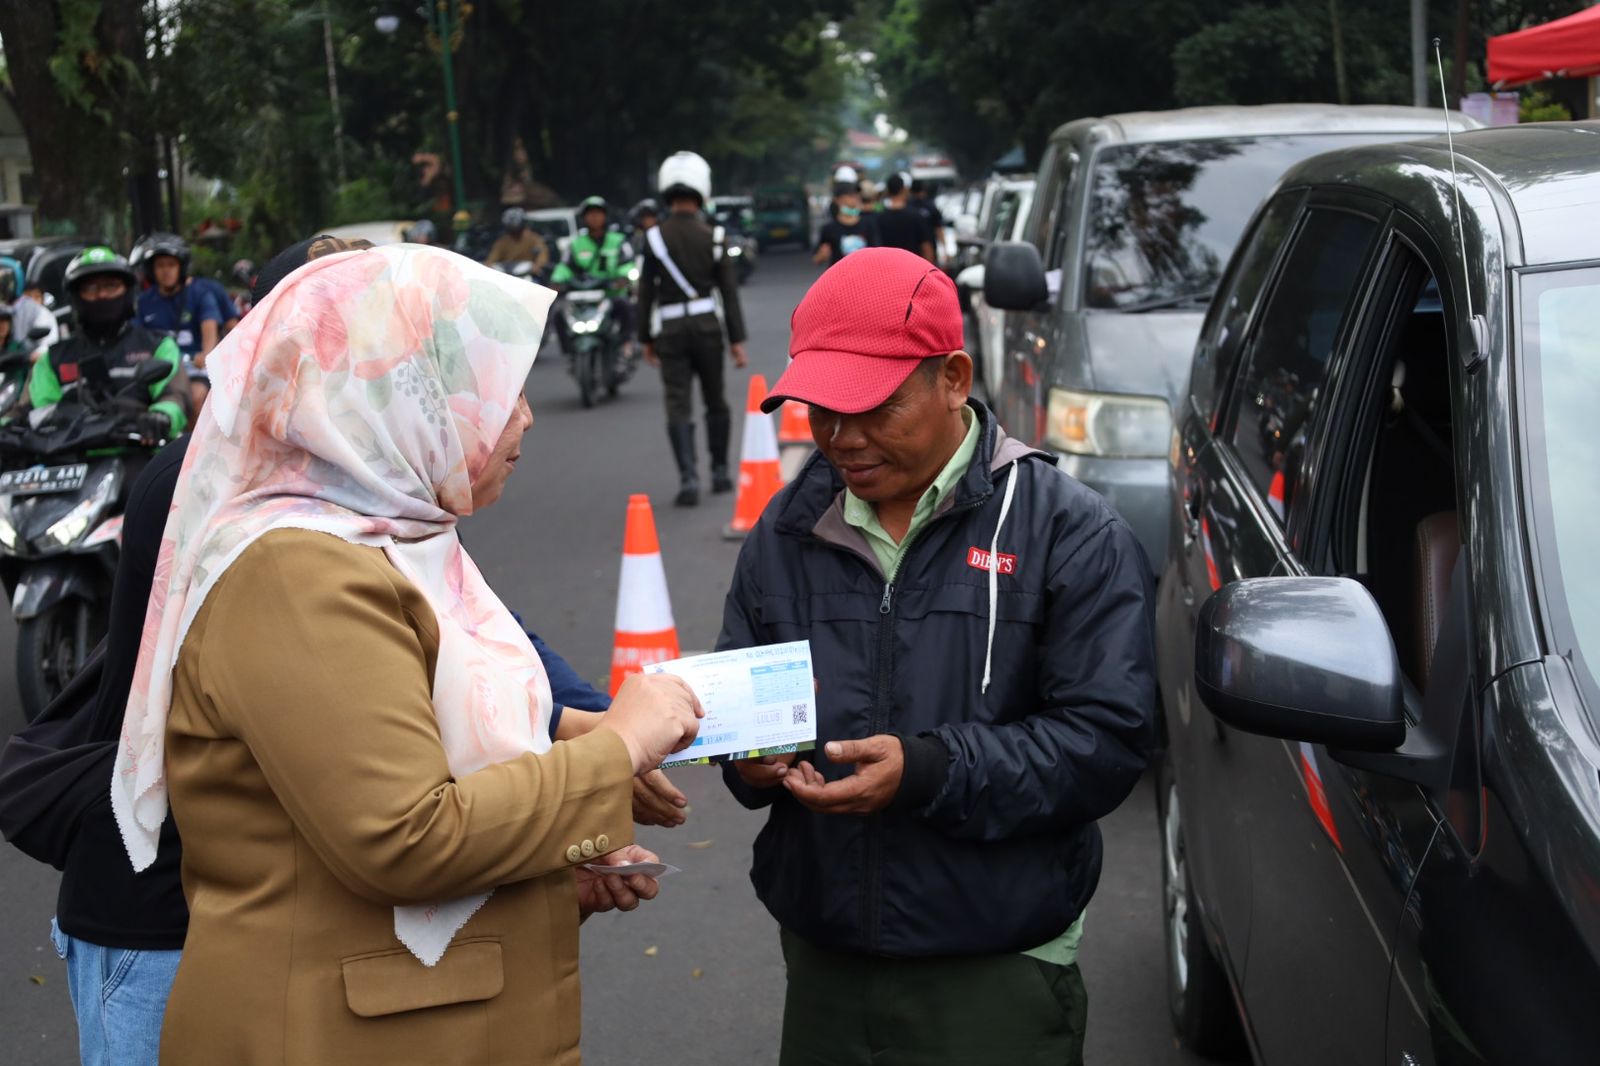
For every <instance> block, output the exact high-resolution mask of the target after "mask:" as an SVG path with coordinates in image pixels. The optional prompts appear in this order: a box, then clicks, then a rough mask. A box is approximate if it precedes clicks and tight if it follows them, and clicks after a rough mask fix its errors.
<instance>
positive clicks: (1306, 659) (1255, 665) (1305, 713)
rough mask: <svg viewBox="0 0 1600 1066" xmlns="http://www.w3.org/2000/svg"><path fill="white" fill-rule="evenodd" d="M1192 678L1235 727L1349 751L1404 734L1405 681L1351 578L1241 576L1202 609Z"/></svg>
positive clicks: (1382, 628) (1380, 746)
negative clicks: (1243, 577)
mask: <svg viewBox="0 0 1600 1066" xmlns="http://www.w3.org/2000/svg"><path fill="white" fill-rule="evenodd" d="M1195 685H1196V687H1197V688H1198V690H1199V692H1200V698H1201V699H1202V700H1203V701H1204V702H1205V705H1206V706H1207V707H1209V708H1210V709H1211V713H1213V714H1215V715H1216V716H1217V717H1218V718H1220V719H1222V720H1223V721H1224V722H1227V723H1228V724H1229V725H1231V726H1233V727H1234V728H1236V729H1242V730H1244V731H1245V732H1247V733H1258V734H1260V735H1262V736H1269V737H1281V738H1282V739H1285V740H1297V741H1306V742H1309V743H1312V744H1325V745H1327V746H1329V747H1334V748H1342V749H1345V750H1348V751H1392V750H1394V749H1395V748H1397V747H1399V746H1400V745H1401V744H1402V743H1404V742H1405V739H1406V719H1405V681H1404V679H1403V677H1402V675H1401V673H1400V660H1399V657H1398V656H1397V655H1396V654H1395V649H1394V641H1393V640H1392V639H1391V638H1390V636H1389V627H1388V624H1387V623H1386V622H1385V621H1384V617H1383V612H1382V611H1381V610H1380V609H1379V608H1378V604H1377V601H1375V600H1374V599H1373V598H1372V594H1371V593H1370V592H1368V591H1367V590H1366V589H1365V588H1363V587H1362V586H1361V585H1360V584H1359V583H1358V582H1356V581H1352V580H1351V579H1349V578H1339V577H1333V578H1327V577H1267V578H1253V579H1250V580H1246V581H1236V582H1233V583H1232V584H1229V585H1225V586H1223V588H1221V589H1219V590H1218V591H1217V592H1215V593H1213V594H1212V596H1211V598H1210V599H1208V600H1207V601H1206V603H1205V605H1204V606H1203V607H1202V608H1201V609H1200V618H1199V626H1198V627H1197V630H1196V633H1195Z"/></svg>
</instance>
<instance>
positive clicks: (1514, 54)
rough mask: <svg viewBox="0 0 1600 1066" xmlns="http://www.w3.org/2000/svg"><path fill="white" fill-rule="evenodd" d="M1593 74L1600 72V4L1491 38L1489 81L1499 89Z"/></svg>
mask: <svg viewBox="0 0 1600 1066" xmlns="http://www.w3.org/2000/svg"><path fill="white" fill-rule="evenodd" d="M1591 74H1600V4H1597V5H1595V6H1594V7H1591V8H1588V9H1586V10H1583V11H1580V12H1578V13H1577V14H1576V15H1568V16H1567V17H1566V18H1564V19H1556V20H1555V21H1554V22H1547V23H1545V24H1544V25H1543V26H1530V27H1529V28H1528V29H1525V30H1518V31H1517V32H1516V33H1506V34H1501V35H1500V36H1499V37H1491V38H1489V82H1490V83H1491V84H1492V85H1494V86H1495V87H1496V88H1505V87H1509V86H1512V85H1526V84H1527V83H1528V82H1530V81H1543V80H1544V79H1546V78H1584V77H1588V76H1589V75H1591Z"/></svg>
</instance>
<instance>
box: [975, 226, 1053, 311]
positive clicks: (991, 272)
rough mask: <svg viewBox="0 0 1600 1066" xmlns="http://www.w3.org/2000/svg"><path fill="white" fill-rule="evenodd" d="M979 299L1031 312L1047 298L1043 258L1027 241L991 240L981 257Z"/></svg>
mask: <svg viewBox="0 0 1600 1066" xmlns="http://www.w3.org/2000/svg"><path fill="white" fill-rule="evenodd" d="M983 298H984V299H985V300H986V301H988V303H989V306H990V307H998V308H1001V309H1002V310H1006V311H1032V310H1033V309H1034V308H1036V307H1038V306H1039V305H1040V304H1042V303H1046V302H1048V301H1049V299H1050V286H1049V284H1048V283H1047V282H1046V281H1045V276H1044V261H1043V260H1042V259H1040V258H1039V249H1037V248H1035V247H1034V246H1033V245H1031V244H1029V243H1028V242H1027V241H995V242H994V243H993V244H991V245H989V250H988V251H987V252H986V253H984V257H983Z"/></svg>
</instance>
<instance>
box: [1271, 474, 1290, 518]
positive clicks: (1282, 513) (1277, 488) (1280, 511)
mask: <svg viewBox="0 0 1600 1066" xmlns="http://www.w3.org/2000/svg"><path fill="white" fill-rule="evenodd" d="M1267 506H1268V507H1270V508H1272V513H1273V514H1275V515H1277V516H1278V521H1280V522H1283V521H1287V520H1288V516H1289V511H1288V508H1286V507H1285V506H1284V492H1283V471H1282V470H1279V471H1276V472H1274V473H1273V475H1272V481H1271V482H1270V483H1268V485H1267Z"/></svg>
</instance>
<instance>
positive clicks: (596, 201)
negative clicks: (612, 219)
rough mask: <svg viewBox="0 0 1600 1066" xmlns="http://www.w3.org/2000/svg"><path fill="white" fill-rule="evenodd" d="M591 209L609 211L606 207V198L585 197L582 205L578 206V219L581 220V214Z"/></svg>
mask: <svg viewBox="0 0 1600 1066" xmlns="http://www.w3.org/2000/svg"><path fill="white" fill-rule="evenodd" d="M591 207H598V208H599V209H600V210H602V211H608V210H610V208H609V207H607V205H606V198H605V197H604V196H590V197H587V198H586V199H585V200H584V201H583V203H581V204H579V205H578V217H579V218H582V217H583V213H584V212H585V211H587V210H589V209H590V208H591Z"/></svg>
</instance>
